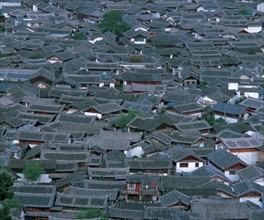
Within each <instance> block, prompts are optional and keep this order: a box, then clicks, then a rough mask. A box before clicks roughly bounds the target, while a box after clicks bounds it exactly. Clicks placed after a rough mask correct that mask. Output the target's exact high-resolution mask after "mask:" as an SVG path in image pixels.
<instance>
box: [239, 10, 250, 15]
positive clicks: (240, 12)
mask: <svg viewBox="0 0 264 220" xmlns="http://www.w3.org/2000/svg"><path fill="white" fill-rule="evenodd" d="M238 13H239V14H240V15H250V13H249V11H248V10H246V9H241V10H239V12H238Z"/></svg>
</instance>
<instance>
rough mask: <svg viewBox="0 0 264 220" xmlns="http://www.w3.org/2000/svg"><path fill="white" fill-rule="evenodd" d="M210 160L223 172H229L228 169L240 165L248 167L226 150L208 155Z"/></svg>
mask: <svg viewBox="0 0 264 220" xmlns="http://www.w3.org/2000/svg"><path fill="white" fill-rule="evenodd" d="M207 158H208V160H209V161H210V162H211V163H213V164H214V165H216V166H217V167H219V168H221V169H222V170H227V169H228V168H230V167H232V166H234V165H236V164H238V163H240V164H242V165H244V166H245V167H246V166H247V165H246V164H245V163H244V162H243V161H242V160H240V159H239V158H238V157H237V156H236V155H234V154H231V153H229V152H227V151H226V150H224V149H220V150H217V151H214V152H212V153H210V154H208V155H207Z"/></svg>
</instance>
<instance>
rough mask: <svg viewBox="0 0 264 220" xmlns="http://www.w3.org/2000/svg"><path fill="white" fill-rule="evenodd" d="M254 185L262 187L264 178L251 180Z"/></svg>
mask: <svg viewBox="0 0 264 220" xmlns="http://www.w3.org/2000/svg"><path fill="white" fill-rule="evenodd" d="M253 182H254V183H256V184H259V185H261V186H264V177H261V178H258V179H255V180H253Z"/></svg>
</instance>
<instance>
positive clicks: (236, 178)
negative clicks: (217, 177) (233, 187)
mask: <svg viewBox="0 0 264 220" xmlns="http://www.w3.org/2000/svg"><path fill="white" fill-rule="evenodd" d="M225 176H226V177H227V178H228V179H229V180H230V181H232V182H234V181H238V180H239V176H238V175H237V174H234V175H233V174H230V172H229V171H225Z"/></svg>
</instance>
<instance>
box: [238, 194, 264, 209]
mask: <svg viewBox="0 0 264 220" xmlns="http://www.w3.org/2000/svg"><path fill="white" fill-rule="evenodd" d="M259 199H260V198H259V197H243V198H239V202H241V203H242V202H245V201H250V202H253V203H255V204H256V205H258V206H259V207H260V208H263V205H262V203H261V201H259Z"/></svg>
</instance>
